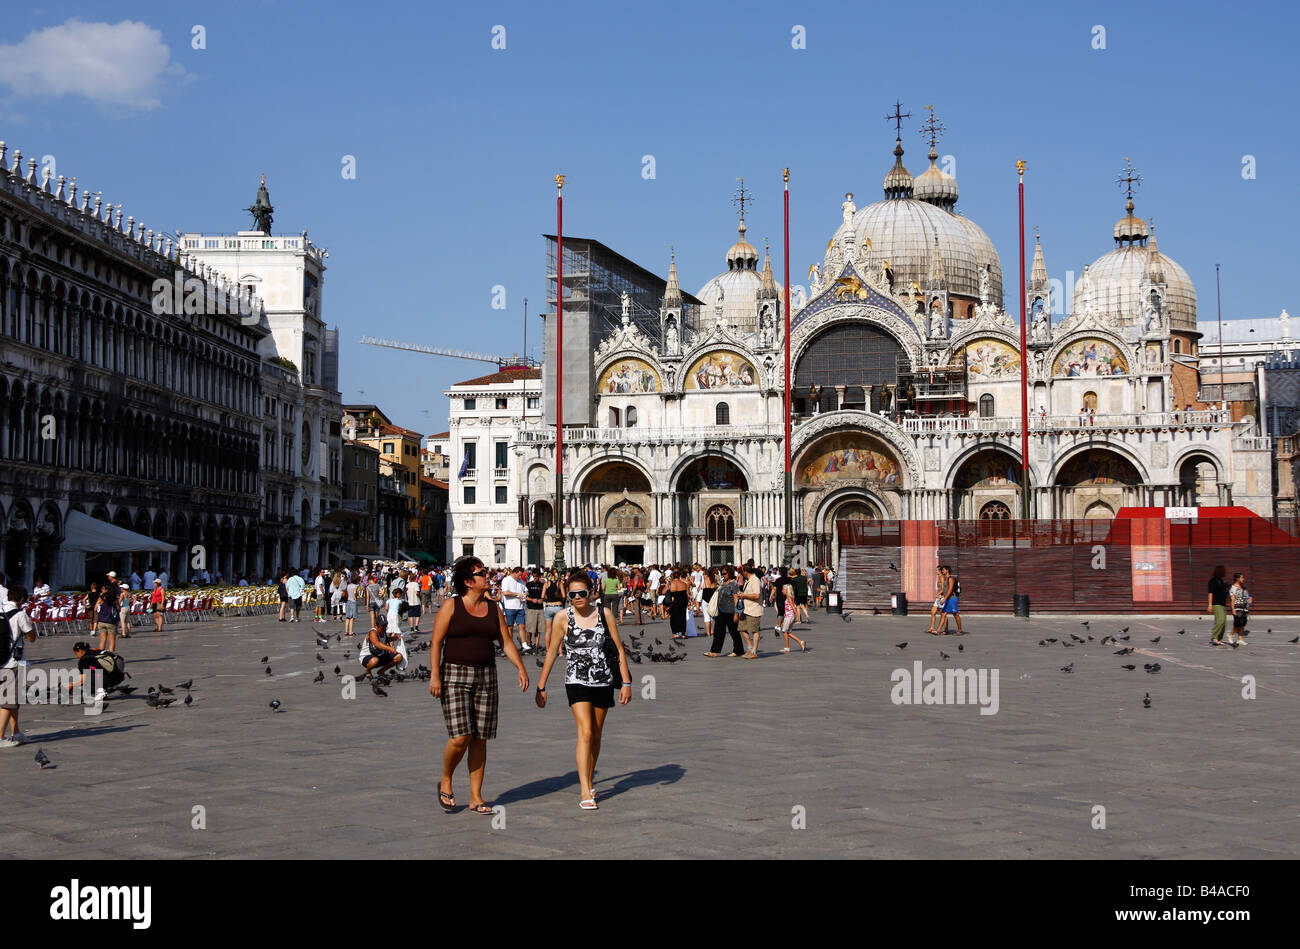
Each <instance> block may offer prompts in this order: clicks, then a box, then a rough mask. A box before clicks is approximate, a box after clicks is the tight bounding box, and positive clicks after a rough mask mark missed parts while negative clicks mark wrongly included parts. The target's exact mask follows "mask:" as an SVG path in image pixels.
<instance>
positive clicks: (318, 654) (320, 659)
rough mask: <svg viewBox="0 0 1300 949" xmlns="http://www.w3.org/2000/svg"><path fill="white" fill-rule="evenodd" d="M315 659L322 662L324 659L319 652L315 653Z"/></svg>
mask: <svg viewBox="0 0 1300 949" xmlns="http://www.w3.org/2000/svg"><path fill="white" fill-rule="evenodd" d="M316 661H317V662H324V661H325V657H324V656H322V655H321V654H320V653H316Z"/></svg>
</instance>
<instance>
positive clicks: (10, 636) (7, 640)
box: [0, 606, 21, 666]
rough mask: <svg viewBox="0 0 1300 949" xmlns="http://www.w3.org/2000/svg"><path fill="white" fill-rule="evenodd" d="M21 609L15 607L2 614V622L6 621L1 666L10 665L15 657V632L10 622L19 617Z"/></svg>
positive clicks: (0, 618) (1, 643)
mask: <svg viewBox="0 0 1300 949" xmlns="http://www.w3.org/2000/svg"><path fill="white" fill-rule="evenodd" d="M20 609H21V607H17V606H15V607H14V608H13V609H12V610H5V611H4V612H3V613H0V620H3V621H4V630H3V632H4V635H3V636H0V666H3V665H5V664H6V663H8V662H9V659H10V657H11V656H13V648H14V631H13V627H12V626H10V625H9V621H10V620H11V619H13V618H14V617H15V616H17V615H18V611H19V610H20Z"/></svg>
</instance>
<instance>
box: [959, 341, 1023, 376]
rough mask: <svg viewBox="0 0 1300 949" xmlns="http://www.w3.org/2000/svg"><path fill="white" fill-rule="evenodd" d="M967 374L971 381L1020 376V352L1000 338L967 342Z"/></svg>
mask: <svg viewBox="0 0 1300 949" xmlns="http://www.w3.org/2000/svg"><path fill="white" fill-rule="evenodd" d="M965 352H966V375H967V378H969V379H970V381H971V382H996V381H998V380H1000V379H1019V378H1020V353H1018V352H1016V351H1015V350H1014V349H1012V348H1011V347H1010V346H1008V345H1007V344H1006V343H1004V342H1003V341H1002V340H1000V339H991V338H985V339H977V340H975V341H973V342H971V343H967V344H966V350H965Z"/></svg>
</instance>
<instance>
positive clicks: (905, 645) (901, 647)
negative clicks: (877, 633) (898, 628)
mask: <svg viewBox="0 0 1300 949" xmlns="http://www.w3.org/2000/svg"><path fill="white" fill-rule="evenodd" d="M894 647H895V648H896V649H906V648H907V643H894Z"/></svg>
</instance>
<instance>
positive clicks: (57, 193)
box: [54, 175, 68, 201]
mask: <svg viewBox="0 0 1300 949" xmlns="http://www.w3.org/2000/svg"><path fill="white" fill-rule="evenodd" d="M67 180H68V179H67V178H65V177H63V175H59V181H58V185H59V186H58V187H57V188H55V189H54V199H55V200H56V201H66V200H67V197H66V196H65V195H64V193H63V186H64V184H65V183H66V182H67Z"/></svg>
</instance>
